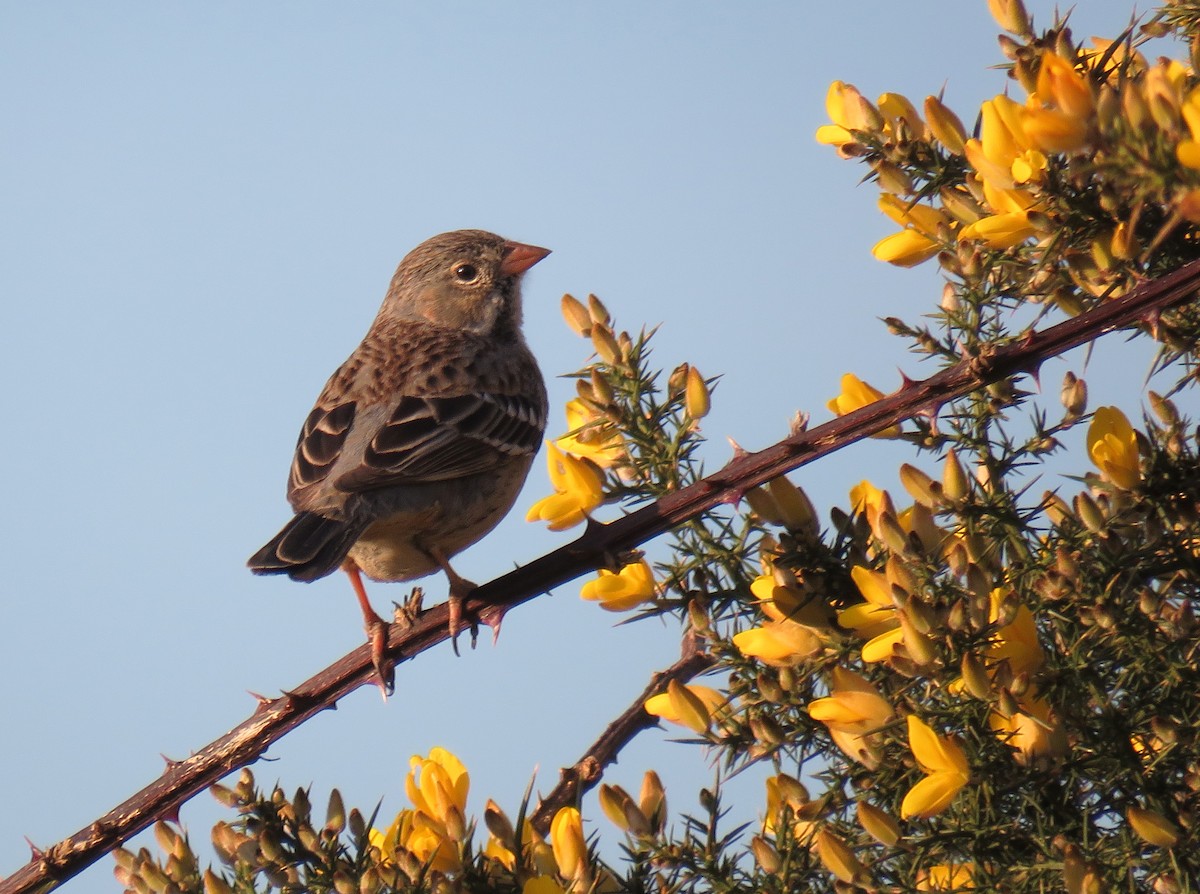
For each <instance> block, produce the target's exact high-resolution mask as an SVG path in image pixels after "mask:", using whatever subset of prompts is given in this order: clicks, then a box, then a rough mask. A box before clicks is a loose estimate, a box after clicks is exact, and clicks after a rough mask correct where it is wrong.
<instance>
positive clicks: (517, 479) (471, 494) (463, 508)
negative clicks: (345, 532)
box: [349, 464, 527, 581]
mask: <svg viewBox="0 0 1200 894" xmlns="http://www.w3.org/2000/svg"><path fill="white" fill-rule="evenodd" d="M523 465H526V467H527V464H523ZM518 469H519V471H518ZM518 469H514V470H512V471H514V472H517V474H502V475H492V476H488V477H487V478H485V479H484V480H483V481H479V480H478V479H476V482H477V483H474V484H471V485H468V484H467V483H466V482H459V483H457V484H454V485H451V484H449V483H447V485H446V486H445V487H443V488H442V489H441V491H442V492H441V494H440V496H441V497H442V499H440V500H439V501H438V502H436V503H433V504H431V505H426V506H424V507H421V508H415V507H405V508H403V509H400V510H398V511H395V512H392V513H391V514H389V515H387V516H385V517H383V518H381V519H379V520H378V521H376V522H375V523H374V524H372V525H371V526H370V527H369V528H367V530H366V531H364V532H363V535H362V536H361V537H360V538H359V539H358V541H357V542H356V543H355V544H354V546H352V547H351V548H350V552H349V557H350V558H351V559H353V560H354V562H355V564H357V565H358V567H359V568H360V569H362V572H363V574H365V575H367V577H369V578H371V579H372V580H378V581H406V580H413V579H415V578H418V577H424V576H425V575H427V574H432V573H433V572H435V571H437V570H438V569H439V566H438V563H437V561H436V560H435V559H434V557H433V555H432V554H431V552H430V551H431V550H437V551H439V552H440V553H441V554H442V556H443V557H444V558H447V559H449V558H450V557H451V556H453V555H455V554H456V553H459V552H461V551H462V550H464V549H466V548H467V547H468V546H470V545H471V544H472V543H475V542H476V541H477V540H479V539H480V538H481V537H483V536H484V535H485V534H487V533H488V532H489V531H491V530H492V528H494V527H495V526H496V525H497V524H499V523H500V520H501V519H503V518H504V516H505V515H507V514H508V510H509V509H511V508H512V504H513V502H514V501H515V500H516V498H517V494H518V492H519V491H520V489H521V485H522V483H523V482H524V479H525V474H524V471H525V470H524V469H521V468H519V467H518Z"/></svg>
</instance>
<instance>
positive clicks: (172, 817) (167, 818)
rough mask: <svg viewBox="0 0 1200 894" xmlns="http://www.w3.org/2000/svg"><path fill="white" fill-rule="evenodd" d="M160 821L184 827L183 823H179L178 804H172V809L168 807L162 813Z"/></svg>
mask: <svg viewBox="0 0 1200 894" xmlns="http://www.w3.org/2000/svg"><path fill="white" fill-rule="evenodd" d="M159 819H160V820H161V821H162V822H164V823H174V824H175V825H177V826H180V827H182V826H183V823H181V822H180V821H179V805H178V804H172V805H171V806H170V807H168V808H167V809H166V810H164V811H163V812H162V815H161V816H160V817H159Z"/></svg>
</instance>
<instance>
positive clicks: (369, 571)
mask: <svg viewBox="0 0 1200 894" xmlns="http://www.w3.org/2000/svg"><path fill="white" fill-rule="evenodd" d="M549 253H550V252H549V250H548V249H545V248H538V247H536V246H533V245H523V244H522V243H520V242H510V241H507V240H505V239H502V238H501V237H499V236H497V235H495V234H493V233H487V232H484V231H483V230H457V231H455V232H451V233H442V234H441V235H440V236H434V237H433V238H432V239H428V240H426V241H425V242H423V243H421V244H420V245H418V246H417V247H416V248H415V249H413V250H412V251H411V252H409V254H408V255H407V256H406V257H405V258H404V260H403V261H401V262H400V266H399V267H398V268H397V269H396V275H395V276H394V277H393V278H392V283H391V286H390V287H389V289H388V292H387V295H386V296H385V297H384V299H383V305H382V306H381V307H380V309H379V314H378V316H376V317H375V322H373V323H372V324H371V328H370V330H369V331H368V332H367V334H366V337H365V338H363V341H362V344H360V345H359V346H358V347H357V348H356V349H355V350H354V352H353V353H352V354H351V355H350V357H349V358H348V359H347V360H346V362H345V363H343V364H342V365H341V367H340V368H339V369H338V370H337V372H335V373H334V374H333V376H332V377H331V378H330V379H329V381H328V382H327V383H326V385H325V389H324V390H323V391H322V392H321V395H320V397H318V398H317V403H316V406H315V407H314V408H313V411H312V412H311V413H310V414H309V416H308V419H306V420H305V422H304V427H303V428H302V429H301V431H300V439H299V441H298V443H297V444H296V455H295V458H294V459H293V460H292V470H291V476H290V477H289V479H288V501H289V502H290V503H291V504H292V507H293V509H295V511H296V516H295V518H293V519H292V520H291V521H289V522H288V523H287V524H286V525H285V526H284V528H283V530H282V531H280V532H279V533H278V534H277V535H276V536H275V537H274V538H273V539H272V540H271V541H270V542H269V543H268V544H267V545H266V546H264V547H263V548H262V549H260V550H259V551H258V552H256V553H255V554H254V555H253V556H251V558H250V560H249V562H248V564H249V566H250V568H251V570H252V571H254V572H255V573H256V574H286V575H288V576H289V577H290V578H292V580H301V581H312V580H316V579H317V578H320V577H324V576H325V575H327V574H329V573H331V572H332V571H333V570H334V569H336V568H338V567H341V568H342V569H343V570H344V571H345V572H346V573H347V574H348V575H349V576H350V582H351V584H352V586H353V587H354V591H355V594H356V595H357V597H358V601H359V605H360V606H361V608H362V612H363V617H364V619H365V621H366V626H367V633H368V638H369V640H370V642H371V645H372V654H373V656H374V659H375V666H376V670H377V671H378V672H379V675H380V681H381V683H382V684H383V685H384V688H385V691H387V690H388V689H390V677H391V674H390V670H391V669H390V668H388V667H385V666H384V662H383V652H384V648H385V644H386V639H387V623H386V622H385V621H384V620H383V619H382V618H380V617H379V616H378V615H377V614H376V613H375V611H374V610H373V609H372V608H371V604H370V602H369V601H368V599H367V594H366V591H365V590H364V588H363V584H362V577H361V574H360V572H361V573H362V574H366V575H367V577H369V578H371V579H373V580H379V581H407V580H413V579H415V578H419V577H424V576H425V575H427V574H431V573H432V572H434V571H436V570H438V569H439V568H440V569H441V570H443V571H444V572H445V573H446V576H447V578H449V581H450V632H451V635H452V636H456V635H457V633H458V630H459V625H460V623H461V600H462V599H463V597H464V596H466V594H467V593H468V592H470V591H471V590H472V589H474V586H475V585H474V584H472V583H470V582H468V581H465V580H463V579H462V578H461V577H459V576H458V575H457V574H456V573H455V572H454V569H453V568H451V567H450V561H449V560H450V558H451V557H452V556H453V555H455V554H456V553H458V552H460V551H462V550H463V549H465V548H466V547H468V546H470V545H471V544H472V543H475V542H476V541H477V540H479V539H480V538H481V537H483V536H484V535H485V534H487V533H488V532H489V531H490V530H492V528H494V527H495V526H496V525H497V524H498V523H499V522H500V520H501V519H502V518H503V517H504V516H505V514H507V512H508V510H509V509H510V508H512V504H513V502H514V501H515V500H516V498H517V493H518V492H519V491H520V489H521V485H522V484H523V483H524V481H525V476H526V475H527V474H528V472H529V466H530V464H531V463H532V461H533V457H534V454H535V453H537V450H538V447H539V446H540V445H541V441H542V433H543V432H544V431H545V428H546V412H547V406H546V386H545V383H544V382H543V380H542V375H541V372H539V370H538V367H537V362H536V361H535V360H534V359H533V355H532V354H531V353H530V352H529V348H528V347H527V346H526V345H525V339H524V338H523V337H522V335H521V277H522V275H523V274H524V273H525V271H526V270H528V269H529V268H530V267H532V266H533V265H534V264H536V263H537V262H538V261H540V260H541V259H542V258H544V257H546V255H548V254H549Z"/></svg>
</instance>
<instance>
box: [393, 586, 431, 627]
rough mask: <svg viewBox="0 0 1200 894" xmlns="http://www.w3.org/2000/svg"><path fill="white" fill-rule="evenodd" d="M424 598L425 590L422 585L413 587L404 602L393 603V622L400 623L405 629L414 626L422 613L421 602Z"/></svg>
mask: <svg viewBox="0 0 1200 894" xmlns="http://www.w3.org/2000/svg"><path fill="white" fill-rule="evenodd" d="M424 600H425V591H424V590H422V589H421V588H420V587H413V588H412V592H411V593H409V594H408V598H407V599H405V600H404V602H402V603H401V602H393V603H392V623H393V624H399V625H400V626H401V627H403V628H404V629H405V630H407V629H408V628H409V627H412V625H413V624H415V623H416V621H417V616H418V615H419V614H421V608H422V605H421V603H422V602H424Z"/></svg>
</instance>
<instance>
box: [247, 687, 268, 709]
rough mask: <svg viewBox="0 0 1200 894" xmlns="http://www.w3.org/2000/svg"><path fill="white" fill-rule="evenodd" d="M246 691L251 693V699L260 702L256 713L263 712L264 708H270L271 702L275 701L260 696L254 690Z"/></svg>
mask: <svg viewBox="0 0 1200 894" xmlns="http://www.w3.org/2000/svg"><path fill="white" fill-rule="evenodd" d="M246 691H247V692H248V693H250V697H251V698H253V699H254V700H255V701H256V702H258V708H257V709H256V712H257V711H261V710H262V709H263V708H266V707H269V706H270V704H271V702H273V701H275V699H273V698H267V697H266V696H265V695H259V694H258V693H257V692H255V691H254V690H252V689H247V690H246Z"/></svg>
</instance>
